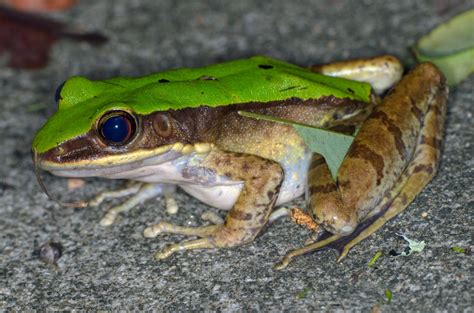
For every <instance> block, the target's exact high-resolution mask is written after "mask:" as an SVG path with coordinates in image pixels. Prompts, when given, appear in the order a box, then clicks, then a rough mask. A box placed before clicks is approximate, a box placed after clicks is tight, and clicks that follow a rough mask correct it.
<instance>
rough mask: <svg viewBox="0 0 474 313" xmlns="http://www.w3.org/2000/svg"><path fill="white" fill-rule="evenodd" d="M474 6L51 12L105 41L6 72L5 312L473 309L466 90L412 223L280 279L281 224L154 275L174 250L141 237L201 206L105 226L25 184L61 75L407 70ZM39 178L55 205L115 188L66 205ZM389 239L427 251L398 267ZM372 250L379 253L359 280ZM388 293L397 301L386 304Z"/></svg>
mask: <svg viewBox="0 0 474 313" xmlns="http://www.w3.org/2000/svg"><path fill="white" fill-rule="evenodd" d="M473 4H474V3H473V2H472V1H461V0H454V1H447V0H446V1H443V0H438V1H428V0H426V1H411V0H399V1H392V2H390V1H374V0H364V1H341V0H325V1H251V0H240V1H218V0H213V1H211V0H209V1H180V2H178V1H152V0H150V1H127V0H119V1H93V0H83V1H80V2H79V4H78V5H77V6H76V7H74V8H73V9H72V10H70V11H69V12H67V13H64V14H57V17H58V18H61V19H64V20H67V21H68V22H70V23H73V24H75V25H78V26H79V27H82V28H84V29H87V30H100V31H101V32H103V33H104V34H105V35H107V36H108V37H109V39H110V40H109V42H108V43H107V44H105V45H103V46H101V47H94V46H91V45H89V44H86V43H78V42H73V41H61V42H58V43H57V44H56V45H55V46H54V49H53V50H52V54H51V60H50V63H49V65H48V66H47V67H46V68H44V69H41V70H36V71H27V70H12V69H9V68H7V67H6V66H5V65H0V66H1V68H0V86H1V87H0V88H1V89H0V95H1V99H2V100H1V102H0V108H1V111H2V114H1V118H0V144H1V149H0V160H1V162H0V177H1V183H0V311H9V310H21V311H22V310H25V309H37V310H46V309H48V310H69V309H74V310H83V309H89V310H99V309H100V310H119V309H130V310H132V309H133V310H145V309H147V310H156V311H177V310H179V311H185V310H200V311H201V310H205V311H215V310H219V311H249V310H262V311H270V310H271V311H279V310H285V311H315V310H316V311H365V312H367V311H369V310H371V309H374V312H375V310H377V309H381V310H382V311H384V312H385V311H387V312H390V311H430V312H472V310H473V309H472V308H473V300H472V294H473V291H474V290H473V284H472V278H473V277H472V270H473V268H472V265H473V257H472V254H470V253H459V252H455V251H453V250H452V248H453V247H461V248H465V249H470V248H472V236H473V223H472V222H473V213H472V212H473V194H474V192H473V191H474V190H473V185H474V181H473V177H474V173H473V167H474V157H473V156H474V150H473V144H474V140H473V139H474V126H473V125H474V124H473V122H472V121H473V111H474V109H473V104H472V102H473V97H474V95H473V94H474V92H473V87H472V86H473V84H474V77H471V78H469V79H467V80H466V81H464V82H463V83H462V84H460V85H459V86H458V87H456V88H454V89H453V90H452V92H451V95H450V98H449V112H448V119H447V127H446V142H445V148H444V154H443V159H442V164H441V168H440V171H439V174H438V176H437V177H436V178H435V179H434V181H433V182H432V183H431V184H430V185H429V186H428V187H427V188H426V189H425V190H424V191H423V192H422V193H421V194H420V195H419V196H418V197H417V199H416V200H415V201H414V202H413V204H412V205H410V207H409V208H408V210H407V211H406V212H404V213H403V214H401V215H400V216H399V217H398V218H396V219H395V220H393V221H391V222H390V223H388V224H387V225H386V226H385V227H383V228H382V229H381V230H380V231H379V232H377V233H376V234H375V235H373V236H371V237H370V238H369V239H367V240H365V241H364V242H362V243H361V244H360V245H358V246H356V247H355V248H354V249H353V250H352V251H351V253H350V255H349V257H348V258H347V259H346V260H344V261H343V262H342V263H336V262H335V254H334V253H333V252H324V253H319V254H313V255H307V256H305V257H300V258H298V259H297V260H296V261H295V262H294V263H292V264H291V265H290V266H289V267H288V268H287V269H285V270H283V271H275V270H274V269H273V268H272V265H273V264H274V263H275V262H277V261H278V260H280V258H281V257H282V256H283V255H284V254H285V252H286V251H288V250H290V249H292V248H295V247H297V246H300V245H301V244H302V243H303V242H304V240H305V238H306V237H307V235H308V233H307V232H306V231H305V230H303V229H301V228H300V227H298V226H295V225H293V224H292V223H291V222H290V221H289V220H287V219H283V220H280V221H277V222H276V223H274V224H273V225H271V226H270V227H269V228H268V229H267V230H266V231H265V232H264V233H263V234H262V235H261V236H260V237H259V238H257V240H255V241H254V242H253V243H251V244H248V245H245V246H242V247H238V248H234V249H227V250H219V251H218V250H207V251H193V252H188V253H182V254H178V255H176V256H173V257H171V258H170V259H167V260H165V261H162V262H156V261H154V260H153V257H152V256H153V253H154V252H155V251H157V250H158V249H160V248H162V247H163V246H164V245H165V244H166V243H168V242H175V241H179V240H181V239H182V237H180V236H171V235H170V236H168V235H167V236H162V237H159V238H156V239H146V238H143V236H142V231H143V229H144V227H145V226H146V225H150V224H152V223H155V222H158V221H161V220H170V221H173V222H175V223H178V224H182V225H199V224H201V223H202V221H201V220H200V215H201V213H202V212H204V211H206V210H208V209H209V208H208V207H206V206H205V205H203V204H201V203H199V202H198V201H197V200H194V199H192V198H191V197H189V196H187V195H185V194H183V193H180V194H179V195H178V199H177V200H178V204H179V206H180V207H181V209H180V211H179V213H178V214H177V215H173V216H170V215H169V214H167V213H166V212H165V210H164V201H163V200H162V199H156V200H152V201H148V202H146V203H145V204H143V205H140V206H139V207H138V208H137V209H135V210H133V211H131V212H130V213H128V214H124V215H123V216H121V217H120V219H119V220H118V221H117V223H116V224H114V225H113V226H111V227H108V228H104V227H101V226H99V225H98V221H99V219H100V218H101V216H102V214H103V212H104V210H105V209H106V208H107V207H109V206H110V203H107V204H105V205H103V206H102V207H101V208H95V209H70V208H62V207H59V206H58V205H57V204H55V203H53V202H52V201H50V200H48V198H47V197H46V196H45V195H44V194H43V193H42V191H41V190H40V188H39V186H38V184H37V183H36V180H35V176H34V173H33V168H32V162H31V156H30V145H31V141H32V138H33V136H34V134H35V132H36V131H37V129H38V128H39V127H40V126H41V125H42V124H43V123H44V122H45V121H46V119H47V117H48V116H49V115H51V114H52V112H53V111H54V109H55V108H54V107H55V105H54V104H53V101H52V98H53V95H54V90H55V88H56V86H57V85H59V84H60V83H61V82H62V81H63V80H64V79H66V78H67V77H69V76H71V75H76V74H80V75H85V76H87V77H90V78H106V77H111V76H117V75H146V74H147V73H151V72H156V71H160V70H164V69H169V68H175V67H182V66H202V65H207V64H212V63H216V62H221V61H224V60H231V59H236V58H240V57H246V56H251V55H255V54H265V55H269V56H272V57H275V58H280V59H284V60H287V61H290V62H293V63H295V64H300V65H309V64H312V63H318V62H327V61H330V60H337V59H346V58H351V57H364V56H373V55H379V54H385V53H390V54H394V55H396V56H398V57H400V58H401V59H402V60H403V61H404V62H405V63H406V64H407V65H409V64H411V63H412V59H411V56H410V53H409V52H408V50H407V47H409V46H410V45H412V44H413V43H414V42H415V41H416V39H417V38H419V37H420V36H421V35H422V34H424V33H426V32H427V31H429V30H430V29H431V28H432V27H434V26H435V25H437V24H439V23H441V22H443V21H445V20H447V19H448V18H449V17H451V16H453V15H455V14H456V13H459V12H461V11H463V10H465V9H467V8H469V7H472V6H473ZM2 60H5V59H4V58H2ZM2 64H4V63H2ZM38 104H39V106H37V105H38ZM43 104H44V105H46V104H47V105H46V106H43V108H41V107H42V106H41V105H43ZM38 107H39V109H38ZM66 127H67V126H66ZM45 181H46V184H47V185H48V187H49V189H50V190H52V192H53V193H54V194H56V195H58V196H61V197H63V199H78V198H86V197H90V196H91V195H92V194H94V192H95V191H97V190H106V189H108V188H113V187H115V188H116V187H118V186H119V184H118V183H113V182H109V181H107V182H104V181H98V180H92V181H90V182H88V183H87V184H86V186H85V187H84V188H81V189H79V190H76V191H74V192H70V191H67V185H66V182H65V180H61V179H56V178H54V177H52V176H46V178H45ZM293 205H302V201H301V200H299V201H295V202H294V203H293ZM221 214H222V213H221ZM397 233H403V234H405V235H406V236H408V237H409V238H411V239H415V240H418V241H421V240H423V241H425V243H426V247H425V249H424V250H423V251H422V252H421V253H415V254H412V255H410V256H408V257H403V256H392V255H391V254H393V252H394V251H395V252H401V251H403V250H404V249H405V246H406V243H405V242H404V241H403V239H401V237H399V236H397V235H396V234H397ZM50 241H53V242H57V243H60V244H61V246H62V247H63V255H62V257H61V258H60V259H59V261H58V264H57V266H53V265H49V264H46V263H44V262H42V261H41V260H39V258H38V255H37V253H36V252H35V251H36V250H37V249H38V247H39V246H40V245H42V244H44V243H47V242H50ZM377 251H383V253H384V254H383V256H382V257H381V258H380V259H379V260H378V261H377V262H376V263H375V265H374V266H372V267H368V263H369V261H370V259H371V258H372V257H373V256H374V255H375V253H376V252H377ZM391 251H392V253H390V252H391ZM386 290H390V291H391V292H392V299H391V302H390V303H387V301H386V295H385V292H386Z"/></svg>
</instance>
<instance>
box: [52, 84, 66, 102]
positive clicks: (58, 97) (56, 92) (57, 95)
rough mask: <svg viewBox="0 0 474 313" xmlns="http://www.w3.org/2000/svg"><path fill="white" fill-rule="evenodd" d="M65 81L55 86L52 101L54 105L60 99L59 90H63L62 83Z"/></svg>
mask: <svg viewBox="0 0 474 313" xmlns="http://www.w3.org/2000/svg"><path fill="white" fill-rule="evenodd" d="M65 83H66V82H63V83H62V84H61V85H59V86H58V87H57V88H56V91H55V92H54V102H55V103H56V105H57V104H58V103H59V100H61V99H62V97H61V90H63V87H64V84H65Z"/></svg>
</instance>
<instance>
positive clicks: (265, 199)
mask: <svg viewBox="0 0 474 313" xmlns="http://www.w3.org/2000/svg"><path fill="white" fill-rule="evenodd" d="M202 166H204V167H206V168H208V170H209V171H213V172H215V175H217V176H220V177H227V178H230V179H231V180H233V181H242V182H243V187H242V191H241V192H240V194H239V197H238V198H237V201H236V203H235V204H234V206H233V207H232V208H231V210H230V211H229V213H228V214H227V216H226V218H225V221H224V223H223V224H217V225H210V226H203V227H182V226H176V225H173V224H170V223H164V222H162V223H159V224H156V225H153V226H151V227H148V228H146V229H145V231H144V233H143V234H144V236H145V237H147V238H152V237H155V236H157V235H158V234H161V233H173V234H182V235H188V236H199V237H201V238H199V239H195V240H190V241H183V242H181V243H176V244H171V245H168V246H167V247H165V248H164V249H163V250H161V251H158V252H157V253H156V254H155V259H157V260H161V259H165V258H167V257H169V256H171V255H172V254H173V253H175V252H177V251H182V250H190V249H204V248H225V247H234V246H238V245H242V244H245V243H248V242H250V241H252V240H253V239H254V238H255V237H256V236H257V235H258V234H259V233H260V231H261V230H262V228H263V227H264V226H265V224H267V222H268V219H269V216H270V213H271V211H272V209H273V207H274V205H275V202H276V200H277V198H278V195H279V191H280V187H281V184H282V182H283V169H282V167H281V166H280V165H279V164H278V163H277V162H274V161H271V160H268V159H264V158H261V157H258V156H255V155H249V154H241V153H233V152H225V151H221V150H219V149H217V148H214V150H213V151H212V152H211V153H210V154H209V156H208V157H207V158H206V161H205V162H204V163H203V164H202Z"/></svg>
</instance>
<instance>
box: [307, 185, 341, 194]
mask: <svg viewBox="0 0 474 313" xmlns="http://www.w3.org/2000/svg"><path fill="white" fill-rule="evenodd" d="M336 191H337V187H336V185H335V184H332V183H330V184H326V185H321V186H311V187H310V188H309V193H310V195H314V194H316V193H330V192H336Z"/></svg>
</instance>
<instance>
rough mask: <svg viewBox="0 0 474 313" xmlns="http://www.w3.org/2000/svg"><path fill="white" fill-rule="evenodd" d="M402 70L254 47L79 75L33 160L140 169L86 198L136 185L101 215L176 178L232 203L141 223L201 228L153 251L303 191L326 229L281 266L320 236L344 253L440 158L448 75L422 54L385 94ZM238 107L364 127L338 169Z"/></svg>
mask: <svg viewBox="0 0 474 313" xmlns="http://www.w3.org/2000/svg"><path fill="white" fill-rule="evenodd" d="M402 71H403V69H402V66H401V64H400V62H399V61H398V60H397V59H396V58H394V57H391V56H382V57H376V58H372V59H365V60H353V61H345V62H338V63H334V64H329V65H323V66H312V67H310V68H302V67H299V66H296V65H292V64H289V63H286V62H282V61H278V60H275V59H272V58H268V57H263V56H256V57H252V58H249V59H243V60H235V61H230V62H226V63H222V64H216V65H211V66H207V67H202V68H195V69H189V68H184V69H176V70H170V71H165V72H160V73H156V74H152V75H148V76H144V77H138V78H126V77H118V78H112V79H107V80H99V81H91V80H88V79H86V78H84V77H72V78H70V79H68V80H67V81H66V82H65V83H64V84H63V85H61V86H60V87H59V88H58V90H57V92H56V102H57V105H58V109H57V111H56V113H55V114H54V115H53V116H52V117H51V118H50V119H49V120H48V121H47V122H46V124H45V125H44V126H43V127H42V128H41V129H40V130H39V131H38V133H37V135H36V137H35V139H34V141H33V148H32V151H33V157H34V163H35V167H36V170H37V173H38V170H39V169H43V170H46V171H49V172H51V173H52V174H54V175H58V176H63V177H92V176H94V177H105V178H109V179H127V180H130V181H133V182H135V183H134V184H132V185H130V186H128V187H126V188H124V189H123V190H118V191H112V192H105V193H101V194H99V195H98V196H97V197H96V198H95V199H94V200H93V201H91V202H90V203H89V204H92V205H99V204H100V203H101V202H102V201H103V200H105V199H108V198H115V197H122V196H131V197H130V198H129V199H128V200H126V201H125V202H124V203H122V204H121V205H119V206H116V207H113V208H111V209H109V210H108V212H107V213H106V214H105V216H104V218H103V219H102V220H101V224H102V225H104V226H106V225H110V224H112V223H113V222H114V220H115V218H116V216H117V215H118V214H119V213H120V212H124V211H127V210H130V209H131V208H133V207H135V206H136V205H138V204H139V203H141V202H143V201H145V200H147V199H150V198H154V197H157V196H160V195H161V196H164V197H165V198H166V199H167V200H168V201H167V203H168V205H169V208H170V209H171V208H173V207H175V206H176V205H175V203H174V202H173V201H172V194H173V193H174V192H175V190H176V187H177V186H179V187H180V188H181V189H182V190H184V191H185V192H186V193H188V194H189V195H191V196H193V197H195V198H197V199H199V200H201V201H202V202H204V203H206V204H208V205H210V206H212V207H215V208H218V209H222V210H227V211H228V213H227V215H226V218H225V220H220V219H219V218H216V217H215V216H214V217H213V218H211V220H212V221H213V222H214V223H213V224H212V225H208V226H201V227H183V226H178V225H173V224H170V223H167V222H161V223H158V224H156V225H152V226H150V227H147V228H146V229H145V231H144V236H145V237H147V238H151V237H155V236H157V235H158V234H162V233H175V234H182V235H187V236H195V237H198V239H193V240H188V241H183V242H180V243H175V244H171V245H168V246H167V247H165V248H164V249H163V250H161V251H159V252H157V253H156V255H155V258H156V259H164V258H167V257H169V256H170V255H172V254H173V253H175V252H177V251H182V250H189V249H205V248H227V247H234V246H239V245H242V244H245V243H248V242H251V241H252V240H254V239H255V237H256V236H257V235H258V234H259V233H260V232H261V231H262V229H263V228H264V226H265V225H266V224H267V223H269V221H271V220H273V219H276V218H278V217H279V216H281V215H284V214H281V212H280V211H278V210H274V208H275V207H278V206H280V205H282V204H284V203H286V202H288V201H290V200H292V199H294V198H297V197H299V196H301V195H302V194H305V195H306V199H307V204H308V207H307V210H308V214H309V216H311V217H312V218H313V219H314V221H315V222H316V223H317V224H318V225H320V226H321V229H323V230H325V231H326V233H327V234H325V233H322V232H321V236H319V238H318V239H317V240H316V242H315V243H312V244H310V245H307V246H305V247H303V248H301V249H297V250H295V251H292V252H290V253H289V254H288V255H287V256H286V257H285V259H284V260H283V261H282V262H281V263H280V264H279V265H278V266H277V267H278V268H282V267H284V266H286V265H287V264H288V263H289V261H290V260H291V259H292V258H293V257H295V256H296V255H299V254H303V253H308V252H309V251H315V250H319V249H322V248H326V247H332V248H336V249H337V250H338V251H339V252H340V253H341V257H343V256H345V255H346V254H347V252H348V250H349V249H350V248H351V247H352V246H353V245H355V244H356V243H358V242H359V241H360V240H362V239H364V238H365V237H367V236H368V235H369V234H371V233H373V232H374V231H375V230H376V229H378V228H379V227H381V226H382V225H383V224H384V223H385V222H386V221H387V220H389V219H390V218H392V217H393V216H395V215H396V214H398V213H399V212H401V211H403V209H405V208H406V207H407V206H408V204H409V203H410V202H411V201H412V200H413V198H414V197H415V196H416V195H417V194H418V193H419V192H420V191H421V190H422V189H423V187H424V186H425V185H426V184H427V183H428V182H429V181H430V180H431V178H432V177H433V176H434V174H435V172H436V167H437V164H438V161H439V156H440V143H441V140H442V128H443V121H444V116H445V111H446V109H445V107H446V104H445V103H446V98H447V87H446V84H445V81H444V78H443V76H442V74H441V73H440V72H439V71H438V70H437V69H436V67H435V66H433V65H432V64H429V63H424V64H420V65H418V66H417V67H416V68H415V69H414V70H413V71H412V72H410V73H409V74H408V75H406V76H405V77H403V78H402V80H401V81H400V82H399V83H398V84H397V85H396V86H395V87H394V88H393V89H392V90H391V91H390V93H389V94H388V96H386V97H385V98H384V99H383V100H382V101H380V100H379V97H378V96H377V95H376V94H377V93H383V92H384V91H385V90H386V89H387V88H390V87H391V86H393V85H394V84H395V83H396V82H397V81H398V80H399V79H400V77H401V75H402ZM242 111H245V112H252V113H256V114H259V115H267V116H272V117H276V118H281V119H286V120H291V121H294V122H297V123H302V124H306V125H311V126H314V127H318V128H325V129H330V130H332V131H340V132H345V133H353V132H354V131H355V130H356V129H357V130H358V132H357V135H356V137H355V139H354V142H353V144H352V146H351V148H350V149H349V151H348V153H347V155H346V157H345V159H344V161H343V163H342V165H341V167H340V169H339V171H338V174H337V178H336V179H335V180H334V179H333V177H332V176H331V173H330V172H329V169H328V166H327V164H326V161H325V159H324V157H322V156H321V155H319V154H317V153H314V152H312V151H311V150H310V149H309V148H308V146H307V145H306V144H305V142H304V141H303V139H302V138H301V137H300V136H299V135H298V133H297V132H296V131H295V129H294V128H293V127H292V126H291V125H288V124H281V123H275V122H272V121H267V120H257V119H253V118H250V117H246V116H243V115H242V114H240V112H242ZM38 177H39V175H38ZM84 204H85V203H82V205H84ZM272 212H273V213H272Z"/></svg>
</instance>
